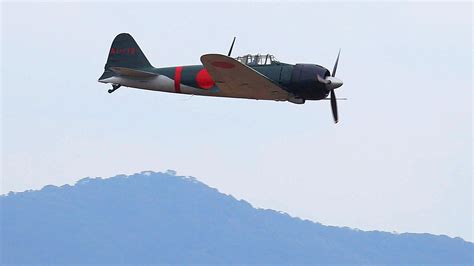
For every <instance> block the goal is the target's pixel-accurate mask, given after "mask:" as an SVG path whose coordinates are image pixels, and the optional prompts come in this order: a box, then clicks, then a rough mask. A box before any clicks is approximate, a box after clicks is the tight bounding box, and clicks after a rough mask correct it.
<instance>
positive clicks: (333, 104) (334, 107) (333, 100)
mask: <svg viewBox="0 0 474 266" xmlns="http://www.w3.org/2000/svg"><path fill="white" fill-rule="evenodd" d="M331 109H332V116H333V117H334V123H336V124H337V122H339V117H338V115H337V101H336V93H334V90H331Z"/></svg>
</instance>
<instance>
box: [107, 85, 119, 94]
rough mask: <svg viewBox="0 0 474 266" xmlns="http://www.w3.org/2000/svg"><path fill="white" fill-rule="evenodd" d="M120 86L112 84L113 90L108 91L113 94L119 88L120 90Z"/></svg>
mask: <svg viewBox="0 0 474 266" xmlns="http://www.w3.org/2000/svg"><path fill="white" fill-rule="evenodd" d="M120 86H122V85H120V84H112V89H110V90H108V92H109V93H112V92H114V91H116V90H117V89H118V88H120Z"/></svg>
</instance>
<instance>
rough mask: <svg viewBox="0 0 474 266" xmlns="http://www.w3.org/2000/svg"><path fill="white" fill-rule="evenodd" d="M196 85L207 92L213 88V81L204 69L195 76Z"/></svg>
mask: <svg viewBox="0 0 474 266" xmlns="http://www.w3.org/2000/svg"><path fill="white" fill-rule="evenodd" d="M196 83H197V85H198V86H199V88H201V89H205V90H208V89H210V88H212V87H214V84H215V83H214V80H212V78H211V76H210V75H209V73H208V72H207V70H206V69H205V68H203V69H201V71H199V72H198V73H197V75H196Z"/></svg>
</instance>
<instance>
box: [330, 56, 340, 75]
mask: <svg viewBox="0 0 474 266" xmlns="http://www.w3.org/2000/svg"><path fill="white" fill-rule="evenodd" d="M339 55H341V49H339V53H337V59H336V63H335V64H334V68H333V69H332V76H333V77H335V76H336V70H337V64H338V63H339Z"/></svg>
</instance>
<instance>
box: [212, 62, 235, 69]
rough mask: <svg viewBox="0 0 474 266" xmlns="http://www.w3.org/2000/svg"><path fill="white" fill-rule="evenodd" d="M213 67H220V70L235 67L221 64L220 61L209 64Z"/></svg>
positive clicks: (225, 63)
mask: <svg viewBox="0 0 474 266" xmlns="http://www.w3.org/2000/svg"><path fill="white" fill-rule="evenodd" d="M211 64H212V65H213V66H215V67H220V68H233V67H235V66H234V64H231V63H228V62H222V61H216V62H212V63H211Z"/></svg>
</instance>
